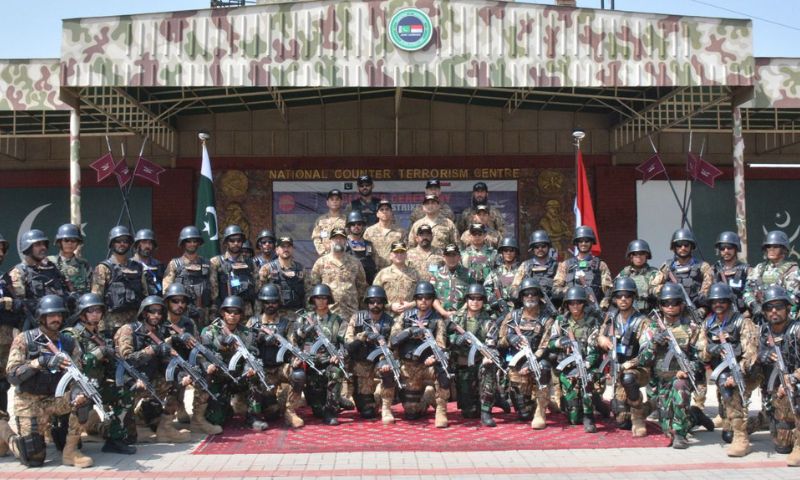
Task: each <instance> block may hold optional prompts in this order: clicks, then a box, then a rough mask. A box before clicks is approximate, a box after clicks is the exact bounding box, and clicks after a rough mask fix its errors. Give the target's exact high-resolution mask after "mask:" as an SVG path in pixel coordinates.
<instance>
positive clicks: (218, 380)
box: [192, 373, 278, 425]
mask: <svg viewBox="0 0 800 480" xmlns="http://www.w3.org/2000/svg"><path fill="white" fill-rule="evenodd" d="M233 376H234V377H235V378H237V379H238V381H237V382H233V381H232V380H230V379H229V378H228V377H226V376H224V375H223V374H221V373H216V374H214V375H211V376H208V377H206V378H207V380H208V389H209V390H210V391H211V392H212V393H214V395H216V397H217V399H218V400H214V399H212V398H211V396H210V395H209V394H208V393H206V392H204V391H203V390H201V389H199V388H195V389H194V393H193V396H192V411H194V412H202V411H205V412H206V413H205V417H206V420H208V421H209V422H211V423H213V424H214V425H223V424H224V423H225V422H226V421H228V420H229V419H230V418H231V417H232V416H233V414H234V409H233V408H232V406H231V400H232V399H234V398H236V399H237V400H238V399H243V400H244V402H245V403H246V404H247V413H248V414H261V413H262V411H263V405H264V404H265V403H266V402H265V398H267V396H271V397H272V398H275V396H276V392H277V386H278V384H277V383H274V382H272V383H271V384H272V385H274V386H275V388H272V389H270V390H267V389H266V388H265V387H264V386H263V385H261V382H260V380H259V379H258V376H257V375H253V376H252V377H243V376H239V377H237V375H236V374H233ZM267 383H270V382H269V379H268V380H267ZM203 407H206V408H203Z"/></svg>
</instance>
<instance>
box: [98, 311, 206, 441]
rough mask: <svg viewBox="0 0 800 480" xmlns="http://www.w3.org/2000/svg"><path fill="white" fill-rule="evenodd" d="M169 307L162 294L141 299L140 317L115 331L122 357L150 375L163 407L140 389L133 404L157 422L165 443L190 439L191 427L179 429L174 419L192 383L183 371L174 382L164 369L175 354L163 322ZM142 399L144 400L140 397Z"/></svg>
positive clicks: (147, 419)
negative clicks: (174, 423)
mask: <svg viewBox="0 0 800 480" xmlns="http://www.w3.org/2000/svg"><path fill="white" fill-rule="evenodd" d="M165 311H166V308H165V306H164V301H163V300H162V299H161V297H158V296H156V295H150V296H148V297H145V299H144V300H142V304H141V305H140V306H139V312H138V314H137V319H136V321H134V322H131V323H128V324H125V325H123V326H122V327H121V328H120V329H119V330H117V333H116V334H115V335H114V345H115V346H116V350H117V353H118V354H119V356H120V357H122V358H124V359H125V360H126V361H127V362H128V363H130V364H131V365H132V366H133V367H134V368H136V369H137V370H139V371H140V372H142V373H143V374H144V375H145V376H146V377H147V378H149V379H150V383H152V385H153V388H154V389H155V390H156V393H157V394H158V396H159V398H161V399H162V400H163V402H164V407H163V408H162V407H161V405H159V403H158V401H157V400H156V399H153V398H150V394H149V393H144V392H139V393H138V394H137V395H136V398H135V399H134V402H133V403H134V405H136V404H139V407H137V409H138V410H139V411H140V412H141V415H142V417H143V419H144V421H145V422H146V423H147V424H153V423H156V422H155V421H156V420H157V426H156V440H157V441H159V442H163V443H186V442H189V441H191V435H190V433H189V432H188V431H185V430H177V429H176V428H175V427H174V426H173V425H172V421H173V419H174V418H175V412H177V411H178V392H179V391H183V388H185V387H188V386H189V385H191V384H192V379H191V377H189V375H187V374H185V373H184V372H180V373H178V374H177V375H176V378H175V380H176V381H175V382H172V381H168V380H166V378H165V371H166V369H167V366H168V365H169V362H170V360H171V359H172V356H173V355H177V354H178V352H176V351H175V350H174V349H173V348H172V346H171V343H172V338H171V335H172V332H169V331H167V330H166V329H164V328H163V327H162V326H161V320H162V319H163V318H164V314H165ZM140 400H141V403H139V401H140Z"/></svg>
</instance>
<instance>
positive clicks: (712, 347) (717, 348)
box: [706, 343, 722, 357]
mask: <svg viewBox="0 0 800 480" xmlns="http://www.w3.org/2000/svg"><path fill="white" fill-rule="evenodd" d="M706 351H708V353H709V354H710V355H713V356H715V357H718V356H720V355H721V354H722V344H720V343H709V344H708V345H707V346H706Z"/></svg>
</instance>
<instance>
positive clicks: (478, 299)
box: [467, 296, 483, 302]
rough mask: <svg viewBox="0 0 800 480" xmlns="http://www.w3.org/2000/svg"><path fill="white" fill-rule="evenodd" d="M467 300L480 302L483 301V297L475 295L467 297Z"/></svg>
mask: <svg viewBox="0 0 800 480" xmlns="http://www.w3.org/2000/svg"><path fill="white" fill-rule="evenodd" d="M467 300H469V301H471V302H477V301H481V302H482V301H483V297H475V296H473V297H467Z"/></svg>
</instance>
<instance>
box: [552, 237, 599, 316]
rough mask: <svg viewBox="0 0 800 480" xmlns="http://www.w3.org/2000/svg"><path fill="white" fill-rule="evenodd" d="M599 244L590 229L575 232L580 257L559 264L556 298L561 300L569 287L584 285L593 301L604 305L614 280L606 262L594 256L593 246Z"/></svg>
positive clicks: (555, 287)
mask: <svg viewBox="0 0 800 480" xmlns="http://www.w3.org/2000/svg"><path fill="white" fill-rule="evenodd" d="M596 241H597V239H596V237H595V235H594V231H593V230H592V229H591V227H587V226H586V225H581V226H580V227H578V228H576V229H575V233H574V234H573V235H572V244H573V245H575V247H576V248H577V249H578V254H577V255H576V256H574V257H570V258H568V259H566V260H564V261H563V262H561V263H559V264H558V270H557V271H556V276H555V277H554V278H553V295H552V296H553V297H555V298H561V297H562V296H563V295H564V293H566V291H567V289H568V288H569V287H572V286H581V287H584V288H587V293H588V295H589V301H590V302H592V303H593V304H595V305H601V303H600V302H602V301H603V300H604V299H605V297H606V294H607V293H608V291H609V290H610V289H611V286H612V284H613V282H614V281H613V280H612V278H611V270H609V269H608V265H606V262H604V261H603V260H601V259H600V258H599V257H595V256H594V255H592V245H594V244H595V242H596ZM606 303H607V301H606V302H603V305H604V304H606Z"/></svg>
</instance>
